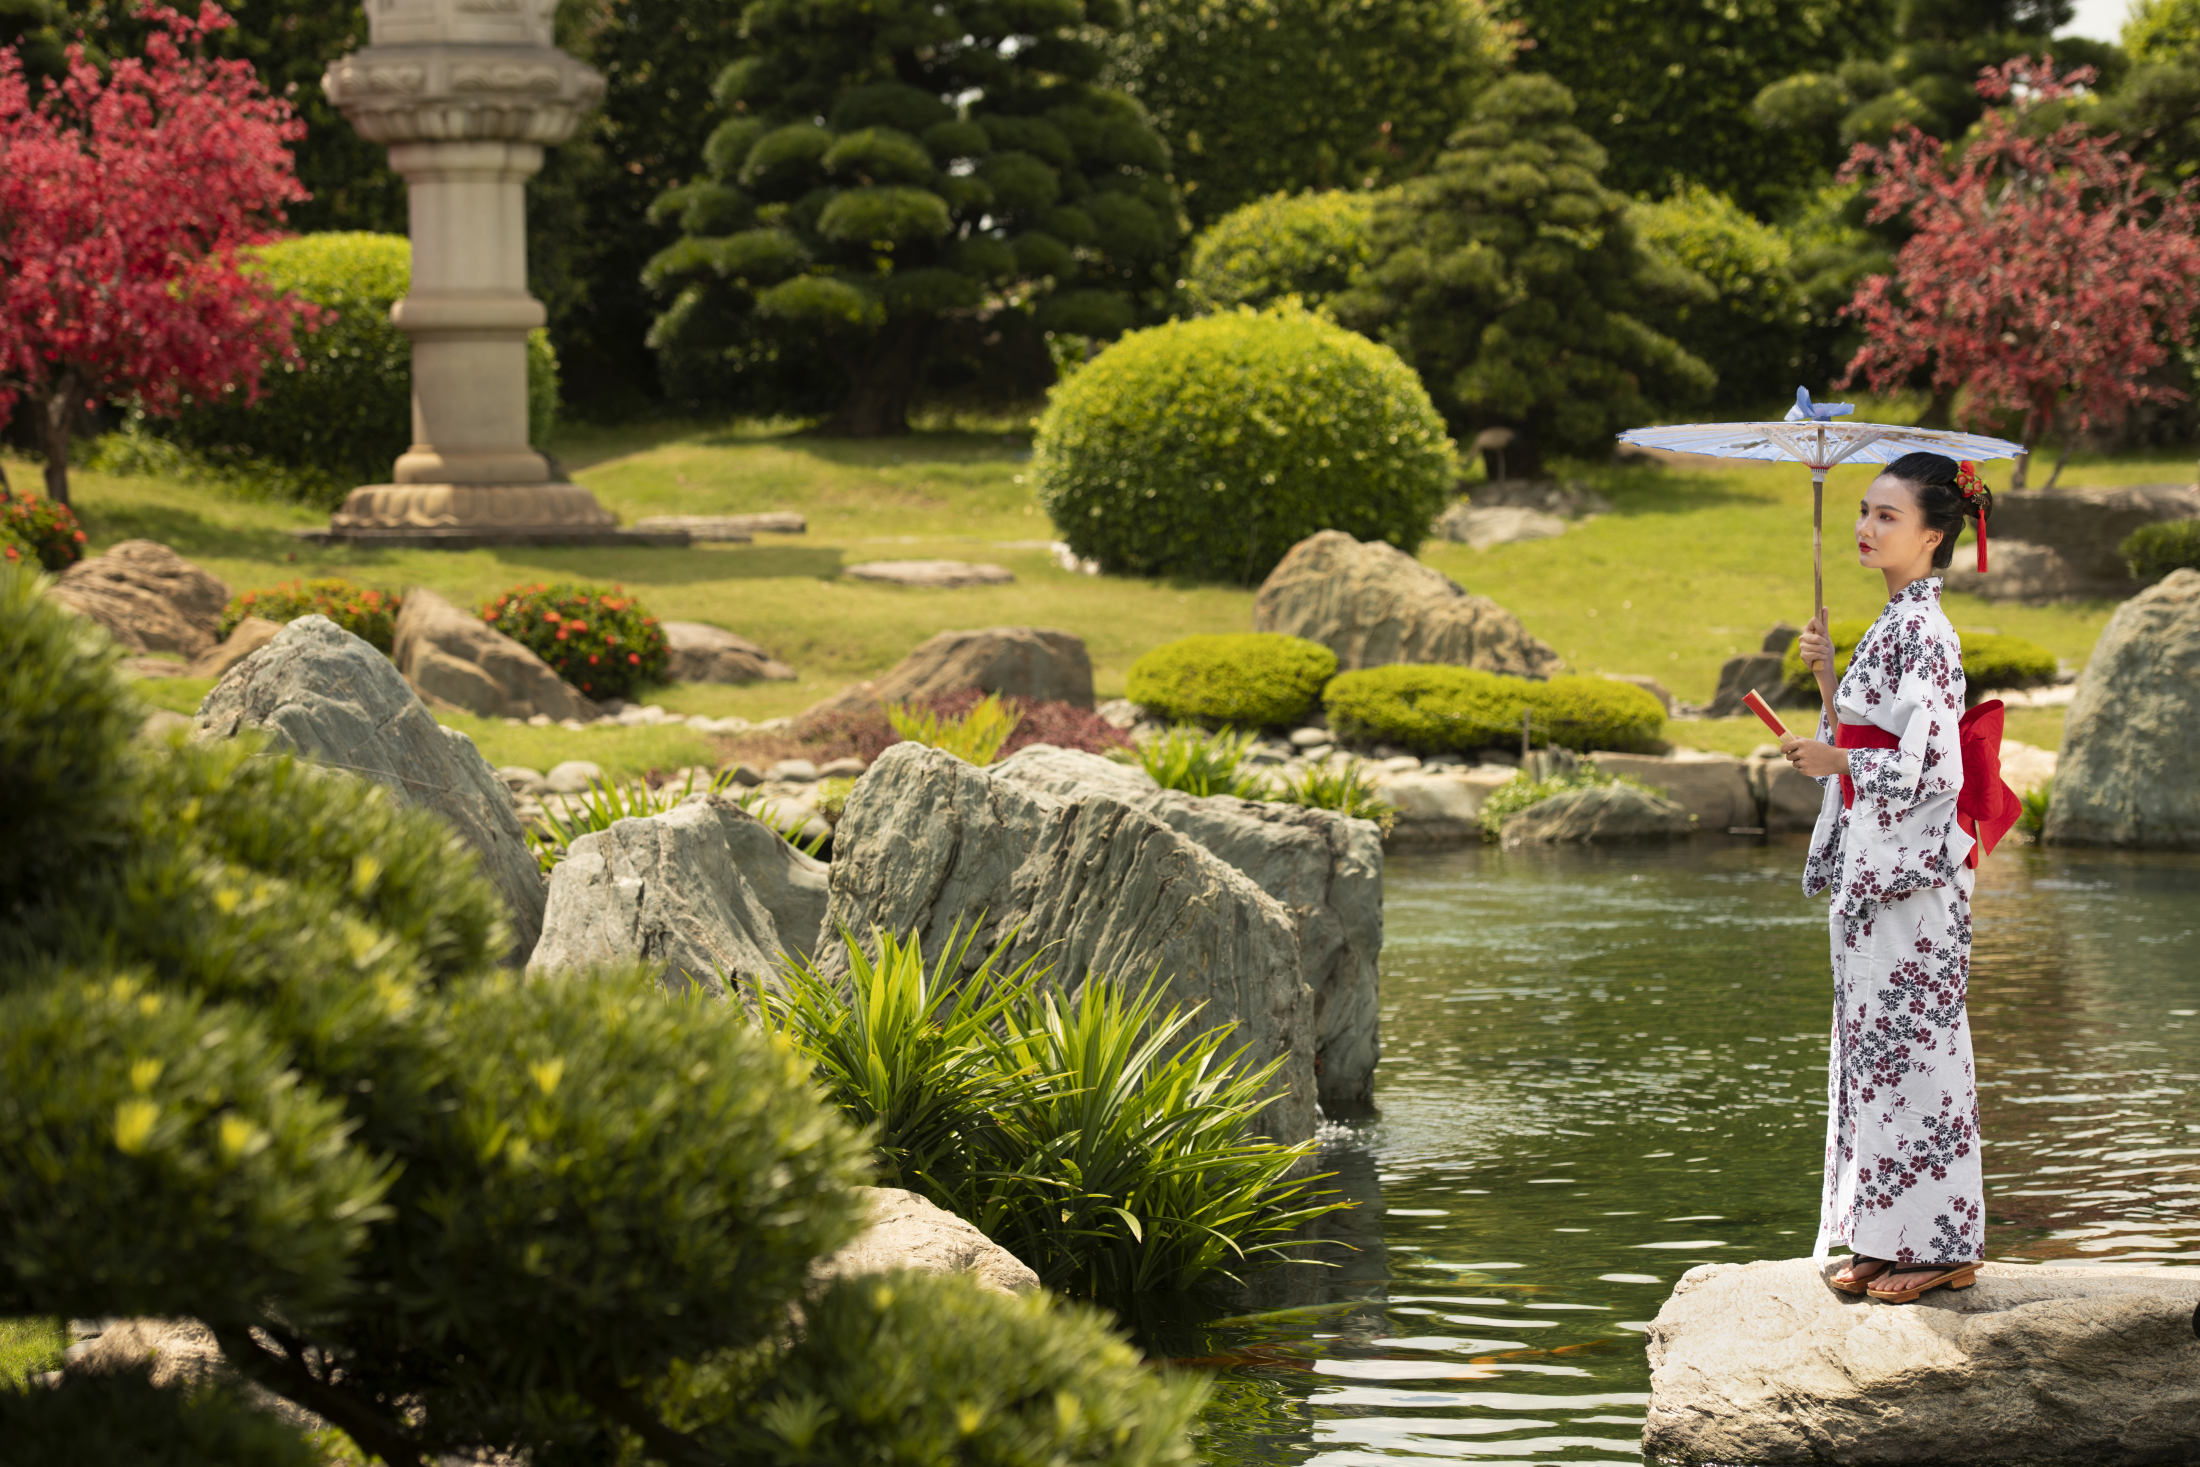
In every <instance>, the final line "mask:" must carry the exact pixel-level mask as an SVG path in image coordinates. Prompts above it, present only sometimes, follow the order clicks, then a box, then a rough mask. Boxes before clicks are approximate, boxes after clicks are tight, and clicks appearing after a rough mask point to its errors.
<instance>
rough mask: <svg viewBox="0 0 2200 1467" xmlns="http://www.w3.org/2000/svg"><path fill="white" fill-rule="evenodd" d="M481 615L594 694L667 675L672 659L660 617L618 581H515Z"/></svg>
mask: <svg viewBox="0 0 2200 1467" xmlns="http://www.w3.org/2000/svg"><path fill="white" fill-rule="evenodd" d="M481 619H482V620H483V621H485V622H487V623H488V624H489V625H490V626H492V627H495V628H496V629H497V630H498V631H500V632H502V633H504V635H506V636H507V637H510V638H511V639H512V640H513V641H515V642H517V643H519V644H520V645H521V646H523V647H525V648H526V649H527V650H528V651H530V652H532V653H534V654H535V655H536V656H537V657H540V658H541V659H542V660H543V661H545V662H547V663H549V664H550V666H551V668H552V669H553V670H554V671H555V672H556V673H557V675H558V676H559V677H562V678H564V679H565V680H566V681H567V682H569V683H571V684H572V685H573V686H574V687H576V688H578V689H580V690H581V692H582V693H584V694H586V695H587V696H588V697H591V698H596V699H604V698H624V697H625V696H627V694H629V693H631V692H633V691H634V690H635V689H636V688H639V687H642V686H644V685H645V684H648V683H661V682H663V681H664V680H665V671H666V669H667V667H669V666H670V664H671V660H672V658H671V652H670V649H669V648H668V647H667V645H666V642H665V632H664V628H663V627H660V626H659V625H657V618H655V617H654V616H651V615H650V614H649V613H648V612H646V611H644V610H643V609H642V604H641V603H640V602H639V601H636V600H635V599H634V598H633V597H632V596H629V595H627V594H626V593H625V592H624V591H622V590H621V589H620V588H619V587H617V586H613V587H612V588H611V589H610V590H608V591H607V590H605V589H604V588H603V587H601V586H576V585H570V584H567V585H556V586H551V585H545V584H542V583H540V582H538V583H536V584H534V585H531V586H514V587H513V588H512V589H511V590H509V591H506V592H505V593H504V594H503V595H501V596H498V597H496V598H495V599H494V600H491V601H488V602H485V603H483V605H482V607H481Z"/></svg>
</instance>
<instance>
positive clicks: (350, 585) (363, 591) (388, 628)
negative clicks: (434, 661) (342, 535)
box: [222, 576, 404, 657]
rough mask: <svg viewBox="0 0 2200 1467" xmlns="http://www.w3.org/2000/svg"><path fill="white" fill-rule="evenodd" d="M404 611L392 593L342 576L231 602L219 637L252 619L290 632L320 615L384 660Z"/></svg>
mask: <svg viewBox="0 0 2200 1467" xmlns="http://www.w3.org/2000/svg"><path fill="white" fill-rule="evenodd" d="M403 609H404V598H403V597H402V596H399V595H398V594H397V593H396V592H395V591H377V590H375V589H374V588H373V587H371V586H362V585H360V584H359V583H358V582H356V581H348V580H345V579H344V578H343V577H342V576H327V577H323V578H322V579H319V580H313V581H285V582H283V583H282V584H281V585H279V586H264V587H262V588H261V589H259V590H257V591H246V592H244V593H242V594H241V595H237V596H233V597H231V598H230V601H229V604H228V605H227V606H226V607H224V608H222V636H224V637H227V636H228V635H229V634H230V633H231V632H233V631H235V630H236V629H237V623H239V622H241V621H243V620H244V619H245V618H246V617H250V616H256V617H258V618H260V619H261V620H262V621H272V622H276V623H279V624H281V625H283V626H288V625H289V624H290V623H292V622H294V621H296V620H297V619H298V618H299V617H301V616H313V615H315V614H319V615H321V616H325V617H327V618H328V619H329V620H330V621H332V622H335V623H336V624H337V625H338V626H340V627H342V628H343V629H344V630H345V631H347V632H350V633H351V634H352V635H353V636H355V637H357V638H359V640H361V641H362V642H366V643H368V644H369V645H371V646H372V647H373V648H374V649H375V650H376V651H378V652H380V653H381V654H382V655H383V656H385V657H386V656H388V655H389V651H390V645H391V642H392V639H393V638H394V637H395V636H396V634H397V613H398V612H399V611H401V610H403Z"/></svg>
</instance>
